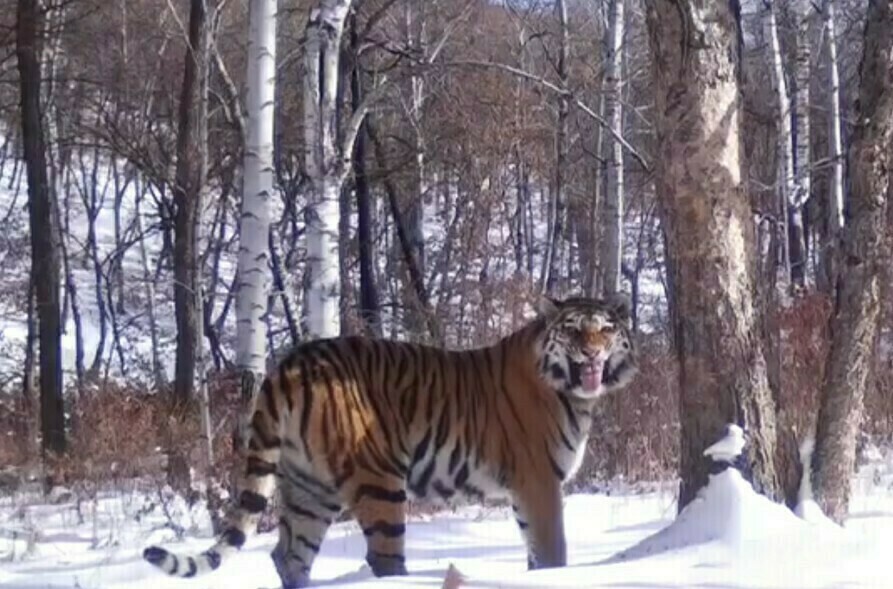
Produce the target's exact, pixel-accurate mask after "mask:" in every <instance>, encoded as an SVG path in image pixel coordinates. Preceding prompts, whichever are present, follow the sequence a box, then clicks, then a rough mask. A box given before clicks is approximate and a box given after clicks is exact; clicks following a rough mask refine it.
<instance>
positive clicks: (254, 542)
mask: <svg viewBox="0 0 893 589" xmlns="http://www.w3.org/2000/svg"><path fill="white" fill-rule="evenodd" d="M891 458H893V456H890V455H888V456H887V457H886V458H885V459H884V460H882V461H880V462H874V463H872V464H869V465H867V466H865V467H863V468H862V469H861V471H860V473H859V475H858V476H857V477H856V479H855V481H854V491H855V497H854V499H853V503H852V511H851V516H850V518H849V520H848V521H847V523H846V526H845V527H843V528H841V527H838V526H834V525H833V524H832V525H821V524H814V523H811V522H809V521H804V520H802V519H800V518H798V517H796V516H795V515H793V513H791V512H790V511H788V510H787V509H786V508H784V507H782V506H780V505H777V504H775V503H772V502H771V501H769V500H768V499H765V498H764V497H762V496H760V495H757V494H756V493H754V491H753V490H752V489H751V487H750V486H749V485H748V484H747V483H746V482H745V481H744V480H743V479H742V478H741V476H740V474H739V473H738V471H737V470H735V469H733V468H727V469H725V470H723V471H722V472H720V473H718V474H716V475H713V476H712V479H711V483H710V485H708V487H706V488H705V489H704V490H702V493H701V494H700V495H699V496H698V498H697V499H696V500H695V501H693V502H692V503H691V504H689V505H688V506H687V507H686V508H685V509H684V510H683V511H682V513H681V514H680V515H679V517H678V518H675V519H674V515H675V511H676V509H675V500H674V497H673V495H672V492H671V491H670V490H669V487H664V488H662V489H660V490H657V491H652V492H647V493H638V494H636V493H633V492H624V493H621V494H612V495H601V494H598V495H597V494H575V495H571V496H569V497H567V498H566V500H565V513H564V519H565V526H566V529H567V534H568V544H569V561H570V562H569V566H568V567H566V568H560V569H551V570H543V571H534V572H527V571H526V555H525V552H524V548H523V544H522V541H521V537H520V534H519V532H518V530H517V528H516V525H515V522H514V520H513V518H512V514H511V511H510V510H509V509H507V508H502V507H499V508H497V507H464V508H460V509H457V510H455V511H452V512H449V511H447V512H440V513H437V514H434V515H426V516H415V517H413V519H412V521H411V522H410V525H409V526H408V531H407V543H408V560H407V566H408V567H409V570H410V573H411V574H410V576H409V577H405V578H388V579H375V578H373V577H372V576H371V573H370V572H369V570H368V568H367V567H366V566H365V564H364V562H363V555H364V553H365V542H364V538H363V534H362V532H361V531H360V530H359V528H358V527H357V525H356V524H355V523H354V522H343V523H338V524H336V525H334V526H333V527H332V529H331V530H330V531H329V534H328V536H327V537H326V541H325V542H324V543H323V547H322V552H321V554H320V556H319V557H318V559H317V561H316V563H315V564H314V567H313V578H314V584H315V586H325V587H345V588H346V587H352V588H364V587H398V588H405V587H412V588H423V587H424V588H431V587H440V586H441V585H442V583H443V579H444V576H445V574H446V571H447V569H448V567H449V566H450V565H451V564H452V565H454V566H455V568H456V569H457V571H458V572H459V573H461V575H462V576H463V577H464V578H465V581H464V582H463V583H462V585H461V586H462V587H468V588H488V589H492V588H498V587H503V588H506V589H515V588H534V587H537V588H545V587H612V588H623V589H636V588H639V589H646V588H647V589H656V588H662V587H704V588H708V587H709V588H712V589H721V588H754V589H757V588H759V589H771V588H776V587H779V588H781V587H785V588H801V589H809V588H812V587H816V588H818V587H822V588H830V587H846V588H848V589H849V588H857V587H866V588H868V587H878V588H880V587H889V586H891V584H893V573H891V572H890V571H889V570H888V569H889V566H888V560H889V554H891V553H893V552H891V551H893V460H891ZM157 498H158V494H157V491H156V492H154V493H153V492H150V490H148V489H146V488H142V489H140V488H138V487H134V488H133V489H132V490H130V491H126V492H125V491H116V492H111V493H106V494H104V495H102V496H101V497H100V498H99V499H98V500H97V501H95V502H84V503H82V504H81V514H82V517H81V518H79V517H78V511H77V505H76V503H74V502H72V501H71V500H70V499H69V498H67V497H65V495H64V494H60V495H59V496H58V497H57V499H58V500H59V501H68V502H62V503H59V504H48V503H47V502H46V501H45V500H37V499H36V498H32V500H30V501H29V500H28V498H27V497H22V496H19V497H17V498H16V499H15V500H10V499H8V498H7V499H3V500H0V563H2V564H0V587H2V588H4V589H13V588H15V589H26V588H54V589H55V588H73V587H80V588H83V589H92V588H100V587H101V588H108V589H116V588H124V587H129V588H134V589H143V588H146V589H148V588H157V589H185V588H194V589H206V588H208V589H210V588H215V589H229V588H233V589H235V588H240V589H244V588H246V587H251V588H253V587H265V588H266V587H279V581H278V577H277V576H276V573H275V571H274V569H273V565H272V563H271V561H270V559H269V556H268V553H269V551H270V550H272V548H273V546H274V544H275V542H276V535H275V533H267V534H260V535H256V536H254V537H252V538H250V539H249V541H248V543H247V545H246V548H245V549H244V550H243V551H242V552H241V553H239V554H238V555H236V556H235V557H234V558H232V559H231V560H228V561H226V562H225V563H224V565H223V567H222V568H221V569H220V570H219V571H217V572H215V573H212V574H210V575H208V576H205V577H200V578H197V579H173V578H169V577H166V576H164V575H162V574H160V573H159V572H158V571H157V570H156V569H154V568H153V567H151V566H150V565H148V564H147V563H144V562H143V561H142V560H141V558H140V551H141V550H142V549H143V548H144V547H146V546H147V545H149V544H153V543H156V542H160V543H162V544H164V545H165V546H166V547H168V548H170V549H173V550H176V551H178V552H181V553H185V552H190V551H198V550H202V549H204V548H206V547H208V546H209V545H210V544H211V538H210V534H209V532H208V529H209V524H208V521H207V516H206V514H205V512H204V509H203V508H202V506H201V505H196V506H194V507H193V508H191V509H189V508H187V507H186V506H185V504H183V503H182V501H173V502H172V504H171V505H170V507H169V510H170V511H171V513H172V514H173V517H174V519H175V520H176V521H177V522H178V524H180V525H182V526H183V527H184V529H185V530H186V534H185V536H186V537H185V539H184V540H183V541H176V540H175V539H174V534H173V532H172V531H171V530H170V529H169V528H167V527H165V526H164V525H163V524H164V522H165V518H164V516H163V515H162V514H161V513H160V511H161V510H160V509H159V508H157V507H156V508H155V509H154V510H150V509H149V508H148V504H149V503H150V502H156V503H157ZM29 539H30V540H29ZM29 544H30V551H29Z"/></svg>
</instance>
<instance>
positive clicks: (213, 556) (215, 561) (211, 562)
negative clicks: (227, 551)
mask: <svg viewBox="0 0 893 589" xmlns="http://www.w3.org/2000/svg"><path fill="white" fill-rule="evenodd" d="M205 558H206V559H208V566H210V567H211V570H212V571H213V570H216V569H218V568H220V561H221V560H223V559H222V558H221V557H220V553H219V552H217V551H216V550H208V551H207V552H205Z"/></svg>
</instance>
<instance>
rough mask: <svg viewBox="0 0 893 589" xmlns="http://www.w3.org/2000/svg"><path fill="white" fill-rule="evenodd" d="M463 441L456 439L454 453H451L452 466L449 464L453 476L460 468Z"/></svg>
mask: <svg viewBox="0 0 893 589" xmlns="http://www.w3.org/2000/svg"><path fill="white" fill-rule="evenodd" d="M460 442H461V441H460V440H459V438H456V445H455V446H453V451H452V452H450V464H449V473H450V474H453V471H454V470H456V467H457V466H459V454H460V453H461V443H460Z"/></svg>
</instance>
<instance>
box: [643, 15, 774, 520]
mask: <svg viewBox="0 0 893 589" xmlns="http://www.w3.org/2000/svg"><path fill="white" fill-rule="evenodd" d="M647 6H648V19H647V22H648V29H649V33H650V39H651V47H652V52H653V55H654V76H655V82H656V84H655V93H656V107H657V109H656V112H657V115H658V118H657V131H658V145H660V146H661V148H660V154H659V157H658V158H657V161H658V162H659V165H658V172H657V193H658V195H659V197H660V205H661V209H662V215H663V225H664V228H665V231H666V233H667V241H668V243H667V248H668V251H667V253H668V258H669V261H670V264H669V266H670V281H671V284H672V285H673V290H674V293H673V294H674V296H673V300H672V316H673V332H674V341H675V346H676V351H677V354H678V358H679V366H680V391H681V401H680V422H681V425H682V447H681V455H680V469H681V472H680V474H681V477H682V487H681V490H680V499H679V506H680V508H682V507H684V506H685V505H686V504H688V502H689V501H691V500H692V499H693V498H694V496H695V494H696V492H697V490H698V489H699V488H700V487H701V486H702V485H703V484H704V483H705V482H706V480H707V467H708V465H707V462H706V461H705V459H704V457H703V455H702V453H703V450H704V449H705V448H706V447H707V446H708V445H710V444H712V443H713V442H714V441H715V440H716V439H717V438H718V437H719V436H720V434H721V433H722V432H723V428H724V427H725V424H726V423H729V422H733V423H738V424H739V425H742V426H744V427H745V428H746V429H747V430H748V433H749V436H750V442H751V443H750V444H748V448H749V452H748V456H747V459H748V460H747V462H748V466H749V471H750V475H751V479H752V481H753V483H754V486H755V488H756V489H757V490H759V491H761V492H764V493H766V494H768V495H769V496H771V497H776V496H777V495H778V490H777V476H776V474H775V466H774V454H775V438H776V434H775V407H774V403H773V401H772V396H771V394H770V391H769V386H768V383H767V379H766V363H765V360H764V359H763V354H762V349H761V343H760V338H759V332H758V329H759V323H758V317H757V313H756V309H755V308H754V301H753V294H752V293H753V286H754V284H753V281H754V277H753V269H754V264H753V261H752V259H751V256H753V252H754V235H753V223H752V221H751V212H750V206H749V203H748V200H747V195H746V192H745V188H744V178H743V174H742V162H741V157H742V151H743V146H742V144H741V134H740V133H741V111H742V105H741V97H740V94H739V79H738V75H739V61H740V55H739V47H740V45H739V41H740V38H739V34H740V33H739V23H738V22H737V17H736V14H735V12H734V11H733V8H732V6H731V5H730V4H728V3H725V2H714V1H712V0H677V1H671V0H649V2H648V3H647Z"/></svg>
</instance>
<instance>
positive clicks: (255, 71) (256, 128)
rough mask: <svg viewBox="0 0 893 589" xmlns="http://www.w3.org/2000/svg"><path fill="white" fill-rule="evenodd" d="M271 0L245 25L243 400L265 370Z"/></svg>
mask: <svg viewBox="0 0 893 589" xmlns="http://www.w3.org/2000/svg"><path fill="white" fill-rule="evenodd" d="M276 10H277V0H251V2H250V3H249V9H248V11H249V16H248V18H249V23H248V28H249V31H248V72H247V76H246V79H247V86H248V100H247V111H248V125H247V144H246V145H245V151H244V170H245V172H244V177H243V194H242V216H241V220H240V226H239V266H238V270H237V272H238V276H239V288H238V293H237V295H236V337H237V341H238V350H237V354H236V363H237V364H238V366H239V369H240V371H241V387H240V388H241V396H242V401H243V402H246V403H247V402H248V401H249V400H251V399H253V398H254V395H255V394H256V393H257V390H258V389H259V388H260V384H261V382H262V381H263V377H264V372H265V368H266V358H267V350H266V337H265V336H266V333H265V331H266V323H265V322H264V315H265V314H266V312H267V298H268V296H269V293H270V268H269V254H270V248H269V247H268V244H269V235H270V199H271V198H272V197H273V121H274V114H275V92H276Z"/></svg>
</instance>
